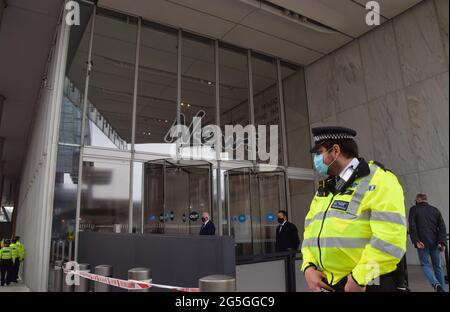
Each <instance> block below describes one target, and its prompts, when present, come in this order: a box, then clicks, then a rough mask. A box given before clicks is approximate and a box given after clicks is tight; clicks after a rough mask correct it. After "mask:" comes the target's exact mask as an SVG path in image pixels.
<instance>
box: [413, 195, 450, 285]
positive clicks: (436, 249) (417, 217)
mask: <svg viewBox="0 0 450 312" xmlns="http://www.w3.org/2000/svg"><path fill="white" fill-rule="evenodd" d="M446 232H447V230H446V227H445V223H444V219H443V218H442V215H441V212H440V211H439V209H437V208H436V207H433V206H431V205H429V204H428V199H427V195H426V194H417V196H416V205H415V206H413V207H411V209H410V210H409V236H410V237H411V241H412V243H413V244H414V247H416V248H417V253H418V255H419V261H420V265H421V267H422V270H423V273H424V274H425V276H426V277H427V279H428V281H429V282H430V284H431V286H432V287H433V288H434V290H435V291H436V292H443V291H445V278H444V272H443V270H442V267H441V261H440V252H441V251H445V239H446ZM430 258H431V264H430Z"/></svg>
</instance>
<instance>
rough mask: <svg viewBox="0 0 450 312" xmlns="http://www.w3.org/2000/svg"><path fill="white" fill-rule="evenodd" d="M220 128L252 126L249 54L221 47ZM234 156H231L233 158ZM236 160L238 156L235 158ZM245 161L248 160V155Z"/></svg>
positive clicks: (223, 131) (223, 130)
mask: <svg viewBox="0 0 450 312" xmlns="http://www.w3.org/2000/svg"><path fill="white" fill-rule="evenodd" d="M219 74H220V126H221V129H222V133H223V134H225V125H242V126H243V127H245V126H246V125H248V124H250V107H249V100H248V98H249V90H248V64H247V53H246V51H242V50H239V49H236V48H232V47H229V46H225V45H221V47H220V49H219ZM231 156H232V155H230V157H231ZM234 159H237V158H236V155H235V156H234ZM244 159H246V160H248V159H249V157H248V153H245V157H244Z"/></svg>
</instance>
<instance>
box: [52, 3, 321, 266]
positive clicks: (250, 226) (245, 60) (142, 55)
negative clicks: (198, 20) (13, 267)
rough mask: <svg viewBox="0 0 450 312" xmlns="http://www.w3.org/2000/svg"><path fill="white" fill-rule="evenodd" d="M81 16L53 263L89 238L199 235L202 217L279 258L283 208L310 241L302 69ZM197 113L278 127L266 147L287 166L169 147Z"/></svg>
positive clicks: (242, 251)
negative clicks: (82, 235)
mask: <svg viewBox="0 0 450 312" xmlns="http://www.w3.org/2000/svg"><path fill="white" fill-rule="evenodd" d="M80 8H81V15H80V16H81V25H80V26H77V27H72V28H71V32H70V42H69V51H68V55H67V67H66V76H65V87H64V96H63V103H62V116H61V124H60V135H59V147H58V159H57V172H56V180H55V200H54V216H53V226H52V257H51V259H54V258H55V256H56V254H58V253H61V249H60V244H64V250H65V256H64V257H65V258H66V259H69V260H72V259H76V254H77V247H76V239H77V235H78V233H79V232H80V231H98V232H117V233H119V232H120V233H153V234H185V235H197V234H198V232H199V229H200V226H201V221H200V218H199V217H200V216H201V213H202V212H204V211H207V212H210V214H211V216H212V220H213V222H214V223H215V224H216V228H217V233H216V234H218V235H232V236H233V237H234V238H235V241H236V244H237V255H250V254H259V253H270V252H273V251H274V244H275V228H276V226H277V221H276V214H277V212H278V210H287V211H288V213H289V217H290V220H291V221H292V222H294V223H295V224H296V225H297V227H298V229H299V233H300V235H301V233H302V232H303V224H302V221H301V220H303V219H304V214H305V213H306V211H307V207H309V203H310V200H311V198H312V196H313V192H314V185H313V179H314V177H313V174H312V170H311V169H312V163H311V155H310V154H309V153H308V150H309V146H310V134H309V120H308V110H307V102H306V91H305V78H304V70H303V68H302V67H301V66H298V65H295V64H291V63H288V62H285V61H283V60H280V59H279V58H277V57H276V56H268V55H263V54H260V53H258V52H255V51H251V50H247V49H244V48H241V47H237V46H233V45H230V44H227V43H226V42H221V41H218V40H214V39H211V38H206V37H202V36H199V35H197V34H192V33H189V32H186V31H184V30H181V29H175V28H171V27H168V26H165V25H160V24H157V23H154V22H152V21H146V20H143V19H141V18H139V17H134V16H128V15H123V14H121V13H118V12H114V11H110V10H106V9H104V8H101V7H96V6H94V5H89V4H87V3H85V2H81V1H80ZM194 117H201V123H202V126H205V125H209V124H215V125H218V126H220V128H221V129H222V130H223V131H224V128H225V125H233V126H235V125H242V126H243V127H245V126H247V125H255V126H258V125H267V126H268V125H278V144H277V145H275V144H274V143H273V142H271V141H270V140H267V142H266V145H267V146H266V149H267V150H269V149H273V148H276V149H277V155H278V162H277V163H278V166H277V167H276V168H275V169H274V168H272V169H271V170H265V169H264V168H266V167H264V166H260V165H261V164H265V163H267V160H263V159H259V158H257V159H255V160H252V159H249V158H248V155H247V154H246V155H245V158H244V159H241V160H220V161H217V160H216V159H214V157H209V156H211V150H209V149H208V148H205V146H202V145H201V144H200V145H197V146H195V145H194V144H192V145H191V144H189V146H184V147H183V148H181V149H180V148H179V146H177V145H176V144H171V142H172V143H173V140H172V141H171V139H173V138H171V136H170V134H169V131H170V129H171V127H172V126H173V125H177V124H184V125H186V126H190V125H191V123H192V122H193V120H194ZM191 128H192V127H191ZM266 130H267V134H269V127H267V129H266ZM267 137H269V136H267ZM243 144H244V145H245V147H246V148H248V142H247V141H244V143H243ZM193 155H194V156H193ZM205 155H209V156H208V157H204V156H205ZM187 156H191V157H187ZM192 156H193V157H192ZM67 250H70V255H69V252H68V251H67Z"/></svg>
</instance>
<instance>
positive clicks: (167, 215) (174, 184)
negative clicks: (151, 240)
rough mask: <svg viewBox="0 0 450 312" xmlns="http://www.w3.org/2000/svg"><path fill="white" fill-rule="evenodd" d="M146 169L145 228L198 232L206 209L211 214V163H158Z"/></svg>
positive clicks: (148, 229)
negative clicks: (178, 164) (179, 164)
mask: <svg viewBox="0 0 450 312" xmlns="http://www.w3.org/2000/svg"><path fill="white" fill-rule="evenodd" d="M145 168H146V169H145V170H146V172H145V185H144V194H145V195H144V198H145V203H144V223H145V227H144V229H145V230H144V231H145V232H146V233H165V234H193V235H197V234H198V233H199V232H200V227H201V220H200V218H201V214H202V212H209V213H211V186H210V185H211V184H210V181H211V175H210V174H211V173H210V167H209V165H198V166H197V165H181V166H177V165H174V164H172V163H170V162H155V163H148V164H146V165H145ZM212 221H213V222H214V219H213V216H212Z"/></svg>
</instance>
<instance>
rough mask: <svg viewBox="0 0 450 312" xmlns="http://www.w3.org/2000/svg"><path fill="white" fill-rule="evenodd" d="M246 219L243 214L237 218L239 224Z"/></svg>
mask: <svg viewBox="0 0 450 312" xmlns="http://www.w3.org/2000/svg"><path fill="white" fill-rule="evenodd" d="M246 219H247V217H246V216H245V214H241V215H239V217H238V220H239V222H241V223H244V222H245V220H246Z"/></svg>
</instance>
